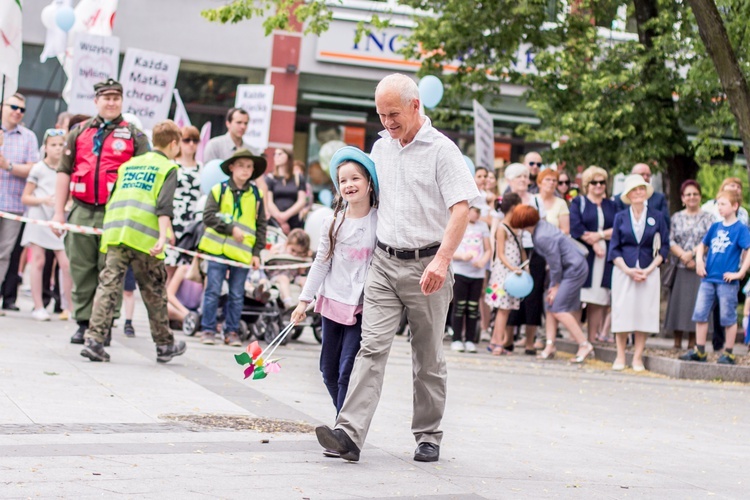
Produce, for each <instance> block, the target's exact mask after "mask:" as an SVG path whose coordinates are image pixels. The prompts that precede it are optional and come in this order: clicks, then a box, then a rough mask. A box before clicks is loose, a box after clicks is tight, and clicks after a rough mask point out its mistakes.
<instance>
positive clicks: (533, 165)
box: [523, 151, 543, 194]
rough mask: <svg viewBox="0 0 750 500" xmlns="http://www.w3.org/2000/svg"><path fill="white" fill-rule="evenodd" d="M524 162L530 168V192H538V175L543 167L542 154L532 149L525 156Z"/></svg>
mask: <svg viewBox="0 0 750 500" xmlns="http://www.w3.org/2000/svg"><path fill="white" fill-rule="evenodd" d="M523 164H524V165H526V166H527V167H528V168H529V193H532V194H538V193H539V186H537V185H536V176H537V175H539V171H540V170H541V169H542V165H543V163H542V155H540V154H539V153H537V152H536V151H530V152H528V153H526V156H524V157H523Z"/></svg>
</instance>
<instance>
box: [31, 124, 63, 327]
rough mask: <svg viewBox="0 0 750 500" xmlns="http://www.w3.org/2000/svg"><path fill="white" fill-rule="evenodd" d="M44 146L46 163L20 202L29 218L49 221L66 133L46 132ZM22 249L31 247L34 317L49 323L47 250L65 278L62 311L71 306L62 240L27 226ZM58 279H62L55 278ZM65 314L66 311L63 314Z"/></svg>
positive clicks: (37, 168)
mask: <svg viewBox="0 0 750 500" xmlns="http://www.w3.org/2000/svg"><path fill="white" fill-rule="evenodd" d="M42 144H43V146H44V159H43V160H42V161H40V162H38V163H36V164H35V165H34V166H33V167H31V171H29V176H28V178H27V179H26V187H25V188H24V190H23V194H22V196H21V202H22V203H23V204H24V205H26V206H27V207H29V209H28V212H27V215H28V217H29V218H31V219H38V220H44V221H49V220H52V216H53V215H54V211H55V208H54V206H55V200H54V194H55V182H56V181H57V167H58V165H59V164H60V159H61V158H62V153H63V148H64V147H65V131H63V130H59V129H53V128H51V129H47V131H45V132H44V139H43V141H42ZM21 245H22V246H28V247H29V252H31V296H32V298H33V300H34V310H33V311H32V313H31V316H32V317H33V318H34V319H36V320H38V321H49V320H50V316H49V313H48V312H47V310H46V309H45V308H44V302H43V301H42V275H43V273H44V260H45V251H46V250H53V251H54V252H55V259H57V267H58V268H59V269H60V275H62V280H61V285H62V286H61V287H60V295H61V299H62V302H63V309H65V310H67V309H68V308H69V307H70V304H71V299H70V292H71V289H72V288H73V282H72V281H71V278H70V264H69V263H68V257H67V256H66V255H65V246H64V245H63V239H62V238H58V237H57V236H55V235H54V234H53V233H52V230H51V229H50V228H48V227H46V226H39V225H36V224H28V225H27V226H26V229H25V230H24V233H23V237H22V238H21ZM55 279H59V277H58V276H55ZM66 312H67V311H63V314H65V313H66ZM61 316H62V315H61ZM65 316H67V314H65Z"/></svg>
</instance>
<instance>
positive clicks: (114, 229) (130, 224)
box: [100, 152, 177, 259]
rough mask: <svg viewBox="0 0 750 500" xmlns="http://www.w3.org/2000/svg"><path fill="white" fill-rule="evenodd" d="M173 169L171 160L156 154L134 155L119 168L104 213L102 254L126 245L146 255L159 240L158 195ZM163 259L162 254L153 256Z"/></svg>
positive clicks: (173, 164)
mask: <svg viewBox="0 0 750 500" xmlns="http://www.w3.org/2000/svg"><path fill="white" fill-rule="evenodd" d="M176 168H177V165H176V164H175V163H174V162H173V161H171V160H169V159H168V158H166V157H165V156H163V155H161V154H159V153H155V152H149V153H146V154H143V155H141V156H136V157H134V158H132V159H130V160H129V161H127V162H125V163H123V164H122V165H121V166H120V169H119V172H118V175H117V183H116V184H115V189H114V192H113V193H112V196H111V198H110V199H109V201H108V202H107V206H106V212H105V214H104V234H103V235H102V243H101V247H100V250H101V251H102V252H104V253H106V252H107V248H108V247H110V246H115V245H125V246H128V247H130V248H133V249H135V250H138V251H139V252H143V253H149V250H151V248H152V247H153V246H154V245H155V244H156V242H157V241H158V239H159V218H158V217H157V215H156V203H157V199H158V198H159V192H161V188H162V186H163V185H164V181H165V180H166V178H167V175H168V174H169V172H171V171H172V170H173V169H176ZM164 257H165V254H164V252H162V253H160V254H159V255H157V256H156V258H157V259H164Z"/></svg>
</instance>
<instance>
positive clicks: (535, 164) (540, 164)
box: [529, 161, 544, 167]
mask: <svg viewBox="0 0 750 500" xmlns="http://www.w3.org/2000/svg"><path fill="white" fill-rule="evenodd" d="M529 166H530V167H542V166H544V163H542V162H539V161H530V162H529Z"/></svg>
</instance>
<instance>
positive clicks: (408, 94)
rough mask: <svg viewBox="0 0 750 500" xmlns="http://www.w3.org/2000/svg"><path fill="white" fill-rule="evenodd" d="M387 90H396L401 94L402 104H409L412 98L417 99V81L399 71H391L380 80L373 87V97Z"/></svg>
mask: <svg viewBox="0 0 750 500" xmlns="http://www.w3.org/2000/svg"><path fill="white" fill-rule="evenodd" d="M389 90H390V91H396V92H398V93H399V94H400V95H401V103H402V104H409V103H410V102H411V101H413V100H414V99H419V87H417V83H416V82H415V81H414V80H412V79H411V78H409V77H408V76H406V75H402V74H401V73H393V74H391V75H388V76H386V77H385V78H383V79H382V80H380V83H378V86H377V87H375V97H377V96H378V94H380V93H382V92H386V91H389Z"/></svg>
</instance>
